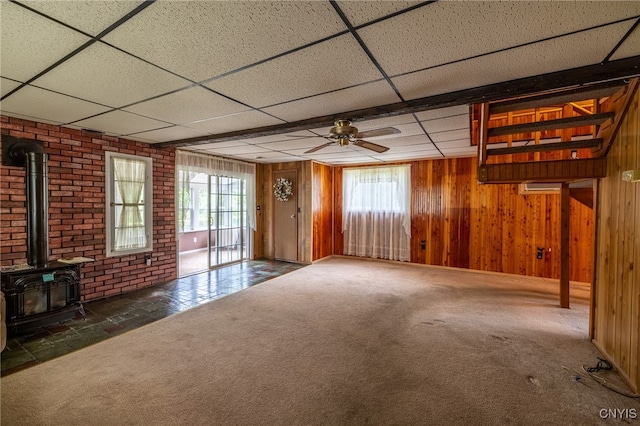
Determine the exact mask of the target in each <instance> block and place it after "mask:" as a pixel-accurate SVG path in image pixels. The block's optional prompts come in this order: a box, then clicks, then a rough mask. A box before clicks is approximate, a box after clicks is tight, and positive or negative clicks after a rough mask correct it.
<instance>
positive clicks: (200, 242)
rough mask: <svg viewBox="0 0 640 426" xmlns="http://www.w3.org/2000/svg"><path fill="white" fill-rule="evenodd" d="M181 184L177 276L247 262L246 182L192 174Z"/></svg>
mask: <svg viewBox="0 0 640 426" xmlns="http://www.w3.org/2000/svg"><path fill="white" fill-rule="evenodd" d="M181 173H182V172H181ZM182 180H188V185H184V188H183V189H181V190H180V192H179V194H178V195H179V196H178V227H179V235H180V238H179V254H180V261H179V275H180V276H185V275H189V274H192V273H196V272H202V271H205V270H207V269H211V268H215V267H218V266H221V265H225V264H229V263H233V262H238V261H242V260H246V259H248V255H249V253H250V252H251V251H250V245H251V241H249V239H248V237H250V236H251V235H252V233H251V232H248V229H249V228H248V220H247V214H248V209H247V193H246V191H247V184H246V179H241V178H233V177H226V176H216V175H209V174H205V173H195V174H194V173H192V174H191V175H189V176H182Z"/></svg>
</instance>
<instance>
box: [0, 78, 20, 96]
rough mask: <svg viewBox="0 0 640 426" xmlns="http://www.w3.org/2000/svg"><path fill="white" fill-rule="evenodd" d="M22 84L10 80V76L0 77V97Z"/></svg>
mask: <svg viewBox="0 0 640 426" xmlns="http://www.w3.org/2000/svg"><path fill="white" fill-rule="evenodd" d="M20 84H22V83H19V82H17V81H14V80H9V79H8V78H2V79H0V97H2V96H4V95H6V94H7V93H9V92H10V91H12V90H13V89H15V88H16V87H18V86H20Z"/></svg>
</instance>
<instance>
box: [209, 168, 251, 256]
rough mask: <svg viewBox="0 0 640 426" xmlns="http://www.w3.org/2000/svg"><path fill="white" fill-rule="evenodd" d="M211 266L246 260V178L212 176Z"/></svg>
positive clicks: (210, 214)
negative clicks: (244, 179)
mask: <svg viewBox="0 0 640 426" xmlns="http://www.w3.org/2000/svg"><path fill="white" fill-rule="evenodd" d="M209 179H210V183H209V188H210V197H209V206H210V208H209V224H210V226H209V241H210V245H209V267H210V268H212V267H214V266H218V265H224V264H226V263H231V262H236V261H239V260H244V259H246V254H247V241H246V236H247V235H248V233H247V232H246V217H247V197H246V194H245V190H244V188H245V185H244V181H243V179H237V178H230V177H222V176H210V178H209Z"/></svg>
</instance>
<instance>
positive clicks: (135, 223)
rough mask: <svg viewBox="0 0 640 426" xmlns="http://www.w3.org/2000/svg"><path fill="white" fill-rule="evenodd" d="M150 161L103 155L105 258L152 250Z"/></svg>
mask: <svg viewBox="0 0 640 426" xmlns="http://www.w3.org/2000/svg"><path fill="white" fill-rule="evenodd" d="M152 172H153V164H152V160H151V158H147V157H139V156H135V155H126V154H118V153H112V152H107V154H106V182H107V184H106V195H107V196H106V200H107V214H106V224H107V228H106V229H107V231H106V232H107V256H120V255H124V254H131V253H140V252H144V251H151V250H152V249H153V238H152V235H153V229H152V225H153V219H152V208H153V182H152Z"/></svg>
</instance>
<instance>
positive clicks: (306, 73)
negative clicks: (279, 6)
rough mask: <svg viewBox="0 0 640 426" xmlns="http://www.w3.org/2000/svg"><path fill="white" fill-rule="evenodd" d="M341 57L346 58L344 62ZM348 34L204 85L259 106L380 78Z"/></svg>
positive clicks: (376, 70)
mask: <svg viewBox="0 0 640 426" xmlns="http://www.w3.org/2000/svg"><path fill="white" fill-rule="evenodd" d="M342 59H345V60H347V59H348V61H346V62H344V65H347V66H343V62H342ZM381 78H382V75H381V74H380V72H379V71H378V69H377V68H376V67H375V66H374V65H373V63H372V62H371V60H369V58H368V57H367V55H366V54H365V53H364V51H363V50H362V48H361V47H360V46H359V45H358V43H357V42H356V40H355V39H354V38H353V36H351V35H350V34H347V35H344V36H341V37H338V38H334V39H331V40H328V41H325V42H323V43H319V44H316V45H315V46H311V47H308V48H306V49H304V50H300V51H298V52H294V53H291V54H289V55H285V56H282V57H280V58H277V59H274V60H271V61H269V62H266V63H264V64H261V65H257V66H255V67H251V68H249V69H246V70H244V71H240V72H237V73H234V74H232V75H229V76H227V77H223V78H220V79H217V80H214V81H212V82H210V83H207V84H206V86H207V87H211V88H212V89H214V90H216V91H218V92H220V93H222V94H224V95H227V96H229V97H231V98H233V99H237V100H239V101H241V102H244V103H246V104H249V105H251V106H253V107H257V108H261V107H265V106H269V105H275V104H279V103H281V102H286V101H290V100H294V99H301V98H304V97H308V96H313V95H317V94H319V93H324V92H328V91H333V90H338V89H342V88H345V87H350V86H354V85H357V84H361V83H365V82H368V81H372V80H376V79H378V80H379V79H381Z"/></svg>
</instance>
